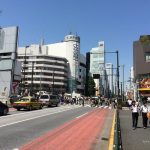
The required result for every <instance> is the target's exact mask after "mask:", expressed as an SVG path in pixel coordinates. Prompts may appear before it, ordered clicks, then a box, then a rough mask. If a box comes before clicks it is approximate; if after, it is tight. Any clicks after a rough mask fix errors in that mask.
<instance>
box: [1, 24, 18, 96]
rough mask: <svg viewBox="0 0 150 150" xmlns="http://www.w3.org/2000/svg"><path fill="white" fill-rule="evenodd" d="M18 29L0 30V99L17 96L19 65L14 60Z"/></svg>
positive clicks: (7, 28)
mask: <svg viewBox="0 0 150 150" xmlns="http://www.w3.org/2000/svg"><path fill="white" fill-rule="evenodd" d="M17 46H18V27H6V28H0V98H1V97H8V96H10V95H11V94H17V92H18V86H19V82H20V80H21V64H20V63H19V62H18V61H17V60H16V52H17Z"/></svg>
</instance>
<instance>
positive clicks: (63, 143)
mask: <svg viewBox="0 0 150 150" xmlns="http://www.w3.org/2000/svg"><path fill="white" fill-rule="evenodd" d="M109 111H110V110H109V109H96V110H94V111H93V112H91V113H89V114H88V115H85V116H83V117H81V118H78V119H75V120H73V121H70V122H68V123H65V124H64V125H62V126H61V127H59V128H57V129H55V130H53V131H52V132H49V133H47V134H46V135H44V136H41V137H39V138H37V139H35V140H34V141H32V142H30V143H29V144H27V145H25V146H23V147H22V148H20V150H90V149H91V148H92V145H93V144H94V143H95V142H96V139H97V137H98V136H99V134H100V132H101V130H102V129H103V126H104V123H105V119H106V117H107V115H108V112H109Z"/></svg>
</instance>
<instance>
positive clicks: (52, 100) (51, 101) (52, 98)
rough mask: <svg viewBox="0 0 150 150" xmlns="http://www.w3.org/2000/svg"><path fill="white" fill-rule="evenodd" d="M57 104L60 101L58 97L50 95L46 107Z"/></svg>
mask: <svg viewBox="0 0 150 150" xmlns="http://www.w3.org/2000/svg"><path fill="white" fill-rule="evenodd" d="M59 103H60V99H59V96H58V95H50V99H49V103H48V107H50V106H53V105H55V106H58V104H59Z"/></svg>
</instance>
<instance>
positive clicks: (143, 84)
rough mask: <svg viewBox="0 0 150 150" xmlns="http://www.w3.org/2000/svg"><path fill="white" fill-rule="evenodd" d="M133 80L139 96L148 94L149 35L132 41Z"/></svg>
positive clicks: (149, 93) (149, 75) (149, 84)
mask: <svg viewBox="0 0 150 150" xmlns="http://www.w3.org/2000/svg"><path fill="white" fill-rule="evenodd" d="M133 68H134V82H135V84H136V86H137V90H138V91H137V92H138V93H139V95H140V96H141V97H144V96H150V35H144V36H140V39H139V40H138V41H135V42H134V43H133Z"/></svg>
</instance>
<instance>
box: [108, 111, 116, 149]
mask: <svg viewBox="0 0 150 150" xmlns="http://www.w3.org/2000/svg"><path fill="white" fill-rule="evenodd" d="M115 118H116V111H115V112H114V115H113V122H112V127H111V133H110V138H109V144H108V150H113V147H114V134H115Z"/></svg>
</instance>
